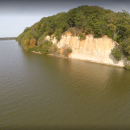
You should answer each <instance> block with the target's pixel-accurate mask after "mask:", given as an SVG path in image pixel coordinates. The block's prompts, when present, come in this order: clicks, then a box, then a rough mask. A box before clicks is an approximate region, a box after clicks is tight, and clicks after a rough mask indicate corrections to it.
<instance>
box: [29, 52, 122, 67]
mask: <svg viewBox="0 0 130 130" xmlns="http://www.w3.org/2000/svg"><path fill="white" fill-rule="evenodd" d="M31 52H33V53H36V54H42V53H41V52H35V51H31ZM47 55H49V56H55V57H61V58H67V59H75V60H82V61H87V62H91V63H96V64H102V65H107V66H113V67H118V68H124V66H119V65H112V64H107V63H101V62H96V61H92V60H87V59H80V58H72V57H64V56H62V55H55V54H47Z"/></svg>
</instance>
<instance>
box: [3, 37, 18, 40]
mask: <svg viewBox="0 0 130 130" xmlns="http://www.w3.org/2000/svg"><path fill="white" fill-rule="evenodd" d="M16 38H17V37H2V38H0V40H15V39H16Z"/></svg>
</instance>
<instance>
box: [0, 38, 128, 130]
mask: <svg viewBox="0 0 130 130" xmlns="http://www.w3.org/2000/svg"><path fill="white" fill-rule="evenodd" d="M0 127H1V128H7V127H8V128H24V129H25V128H30V129H33V128H37V129H38V128H39V129H40V128H45V129H47V128H48V129H69V128H70V129H83V128H91V129H93V128H103V129H104V128H110V129H112V128H124V129H125V128H128V127H130V71H127V70H125V69H123V68H118V67H112V66H107V65H101V64H96V63H90V62H87V61H80V60H74V59H66V58H60V57H54V56H46V55H41V54H35V53H32V52H26V51H24V50H23V49H22V47H21V46H20V45H18V43H17V42H16V41H14V40H12V41H0Z"/></svg>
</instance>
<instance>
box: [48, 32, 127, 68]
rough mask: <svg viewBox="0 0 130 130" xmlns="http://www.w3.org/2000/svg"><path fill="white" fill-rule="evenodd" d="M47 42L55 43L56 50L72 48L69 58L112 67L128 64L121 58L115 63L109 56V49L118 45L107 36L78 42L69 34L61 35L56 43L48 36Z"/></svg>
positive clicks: (90, 36) (54, 39)
mask: <svg viewBox="0 0 130 130" xmlns="http://www.w3.org/2000/svg"><path fill="white" fill-rule="evenodd" d="M46 39H47V40H51V41H52V43H53V44H54V43H57V46H58V48H61V47H62V46H64V45H68V46H69V47H71V48H72V53H71V54H70V55H69V57H70V58H74V59H80V60H86V61H91V62H96V63H101V64H107V65H112V66H118V67H124V66H125V64H126V63H127V62H128V61H127V59H126V58H125V57H124V56H123V57H122V60H121V61H119V62H118V61H116V60H115V58H114V57H113V56H112V55H111V49H113V47H114V46H117V45H118V43H116V42H115V41H113V40H112V39H111V38H108V37H107V36H103V37H102V38H94V37H93V35H91V34H90V35H87V36H86V39H85V40H80V39H79V37H77V36H72V35H71V33H66V34H64V35H62V37H61V40H60V41H59V42H57V40H56V38H53V39H51V38H50V37H49V36H47V37H46Z"/></svg>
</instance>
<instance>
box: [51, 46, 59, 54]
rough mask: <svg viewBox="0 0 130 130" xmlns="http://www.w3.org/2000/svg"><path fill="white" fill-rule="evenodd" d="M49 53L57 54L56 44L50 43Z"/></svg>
mask: <svg viewBox="0 0 130 130" xmlns="http://www.w3.org/2000/svg"><path fill="white" fill-rule="evenodd" d="M49 53H50V54H59V49H58V47H57V45H56V44H53V45H51V47H50V49H49Z"/></svg>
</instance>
